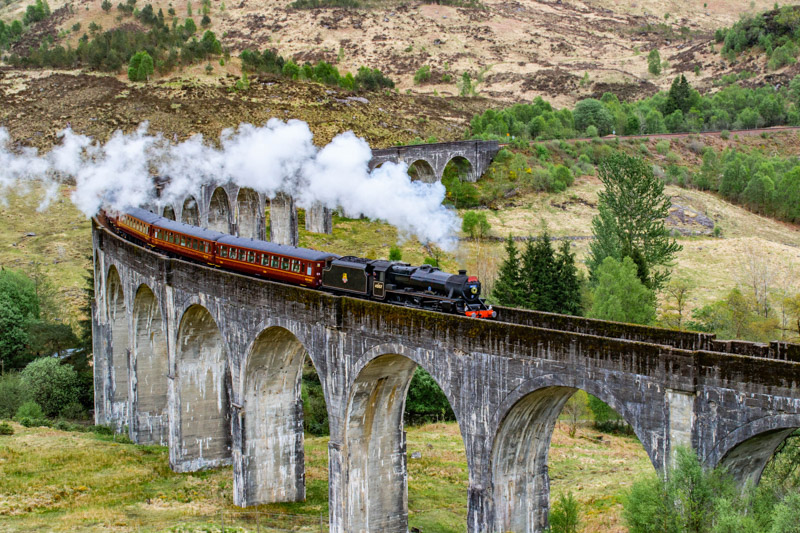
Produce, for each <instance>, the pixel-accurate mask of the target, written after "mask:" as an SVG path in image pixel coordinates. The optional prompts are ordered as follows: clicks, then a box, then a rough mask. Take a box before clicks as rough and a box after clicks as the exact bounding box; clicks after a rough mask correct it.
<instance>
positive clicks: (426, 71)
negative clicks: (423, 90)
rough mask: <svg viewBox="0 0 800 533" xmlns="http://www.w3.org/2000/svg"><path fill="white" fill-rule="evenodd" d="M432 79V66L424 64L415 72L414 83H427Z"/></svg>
mask: <svg viewBox="0 0 800 533" xmlns="http://www.w3.org/2000/svg"><path fill="white" fill-rule="evenodd" d="M430 79H431V67H430V65H422V66H421V67H419V69H418V70H417V72H416V73H414V83H416V84H417V85H419V84H421V83H425V82H426V81H429V80H430Z"/></svg>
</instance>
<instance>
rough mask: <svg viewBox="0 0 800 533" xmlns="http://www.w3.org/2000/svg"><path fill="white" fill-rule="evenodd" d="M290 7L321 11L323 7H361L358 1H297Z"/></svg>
mask: <svg viewBox="0 0 800 533" xmlns="http://www.w3.org/2000/svg"><path fill="white" fill-rule="evenodd" d="M289 7H290V8H292V9H319V8H321V7H348V8H357V7H360V4H359V2H358V0H295V1H294V2H292V3H291V4H289Z"/></svg>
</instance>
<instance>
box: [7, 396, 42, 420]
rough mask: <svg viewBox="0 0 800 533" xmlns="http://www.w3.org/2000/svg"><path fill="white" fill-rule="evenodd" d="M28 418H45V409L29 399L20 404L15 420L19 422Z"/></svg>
mask: <svg viewBox="0 0 800 533" xmlns="http://www.w3.org/2000/svg"><path fill="white" fill-rule="evenodd" d="M26 418H28V419H34V420H38V419H41V418H44V411H43V410H42V408H41V407H40V406H39V404H38V403H36V402H34V401H31V400H29V401H27V402H25V403H23V404H22V405H20V406H19V409H17V413H16V414H15V415H14V420H17V421H18V422H21V421H22V420H24V419H26Z"/></svg>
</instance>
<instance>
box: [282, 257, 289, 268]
mask: <svg viewBox="0 0 800 533" xmlns="http://www.w3.org/2000/svg"><path fill="white" fill-rule="evenodd" d="M281 269H282V270H289V260H288V259H287V258H285V257H284V258H283V264H282V265H281Z"/></svg>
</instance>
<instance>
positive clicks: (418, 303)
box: [322, 256, 497, 318]
mask: <svg viewBox="0 0 800 533" xmlns="http://www.w3.org/2000/svg"><path fill="white" fill-rule="evenodd" d="M322 287H323V288H325V289H328V290H330V291H332V292H337V293H343V294H353V295H358V296H362V297H367V298H370V299H372V300H379V301H384V302H389V303H394V304H400V305H406V306H409V307H419V308H422V309H431V310H434V311H442V312H444V313H456V314H459V315H462V314H463V315H467V316H472V317H478V318H494V317H496V316H497V312H496V311H493V310H492V308H491V306H487V305H486V304H485V303H484V302H483V300H481V297H480V294H481V283H480V281H478V278H476V277H475V276H467V271H466V270H459V271H458V274H448V273H447V272H442V271H441V270H439V269H438V268H436V267H433V266H431V265H422V266H411V265H409V264H408V263H399V262H394V261H385V260H382V259H378V260H370V259H365V258H363V257H354V256H346V257H340V258H338V259H334V260H333V261H330V263H329V266H326V268H325V269H324V270H323V273H322Z"/></svg>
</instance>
